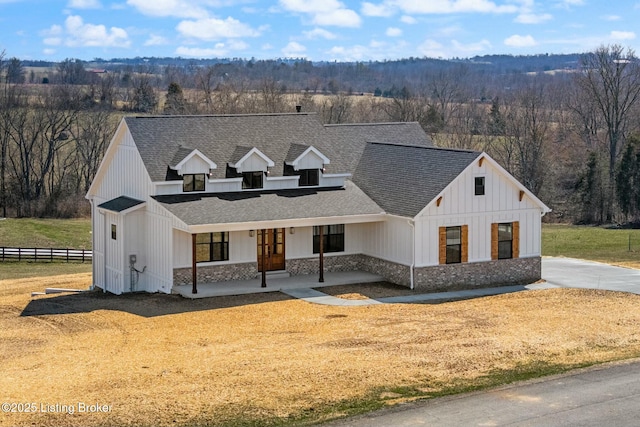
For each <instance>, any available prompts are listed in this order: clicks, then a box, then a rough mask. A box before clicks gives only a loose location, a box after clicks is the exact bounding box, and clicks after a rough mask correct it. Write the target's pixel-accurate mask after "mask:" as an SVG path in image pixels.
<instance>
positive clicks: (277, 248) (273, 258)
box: [256, 228, 284, 271]
mask: <svg viewBox="0 0 640 427" xmlns="http://www.w3.org/2000/svg"><path fill="white" fill-rule="evenodd" d="M257 231H258V238H257V239H256V240H257V241H258V271H262V270H263V269H264V270H265V271H273V270H284V228H268V229H266V230H264V246H263V244H262V239H263V230H257ZM263 247H264V265H263V259H262V248H263Z"/></svg>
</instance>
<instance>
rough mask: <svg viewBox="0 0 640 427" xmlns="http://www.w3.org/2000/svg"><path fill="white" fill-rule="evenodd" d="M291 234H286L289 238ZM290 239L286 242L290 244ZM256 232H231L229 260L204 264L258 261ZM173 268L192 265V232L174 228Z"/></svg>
mask: <svg viewBox="0 0 640 427" xmlns="http://www.w3.org/2000/svg"><path fill="white" fill-rule="evenodd" d="M288 237H289V236H286V238H287V239H288ZM288 243H289V242H288V240H287V241H286V244H288ZM256 245H257V240H256V233H254V236H253V237H251V236H249V230H243V231H232V232H230V233H229V261H220V262H214V263H205V264H202V265H220V264H240V263H245V262H255V261H257V252H256ZM172 265H173V268H187V267H191V234H189V233H186V232H183V231H179V230H175V229H174V230H173V264H172Z"/></svg>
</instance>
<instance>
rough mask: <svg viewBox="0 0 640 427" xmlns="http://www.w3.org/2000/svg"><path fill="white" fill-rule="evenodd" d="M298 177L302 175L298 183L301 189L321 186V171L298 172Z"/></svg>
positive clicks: (302, 170) (306, 170) (303, 170)
mask: <svg viewBox="0 0 640 427" xmlns="http://www.w3.org/2000/svg"><path fill="white" fill-rule="evenodd" d="M296 175H300V181H298V185H299V186H300V187H312V186H314V185H319V184H320V171H319V170H318V169H301V170H299V171H296Z"/></svg>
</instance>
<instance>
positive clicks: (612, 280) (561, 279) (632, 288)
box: [542, 257, 640, 294]
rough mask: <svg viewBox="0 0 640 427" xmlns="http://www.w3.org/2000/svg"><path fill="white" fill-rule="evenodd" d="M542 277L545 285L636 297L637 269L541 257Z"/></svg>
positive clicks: (639, 275) (638, 290)
mask: <svg viewBox="0 0 640 427" xmlns="http://www.w3.org/2000/svg"><path fill="white" fill-rule="evenodd" d="M542 278H543V279H545V280H546V281H547V284H548V285H553V286H558V287H563V288H565V287H570V288H586V289H604V290H609V291H621V292H631V293H634V294H640V270H634V269H631V268H624V267H614V266H612V265H607V264H601V263H599V262H593V261H584V260H580V259H573V258H555V257H545V258H543V259H542Z"/></svg>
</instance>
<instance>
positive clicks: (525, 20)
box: [515, 13, 553, 24]
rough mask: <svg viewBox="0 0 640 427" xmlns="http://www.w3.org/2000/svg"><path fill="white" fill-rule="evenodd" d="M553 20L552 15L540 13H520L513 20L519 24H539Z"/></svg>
mask: <svg viewBox="0 0 640 427" xmlns="http://www.w3.org/2000/svg"><path fill="white" fill-rule="evenodd" d="M551 19H553V15H550V14H548V13H542V14H538V15H536V14H535V13H521V14H520V15H518V16H517V17H516V19H515V21H516V22H517V23H519V24H540V23H542V22H546V21H550V20H551Z"/></svg>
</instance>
